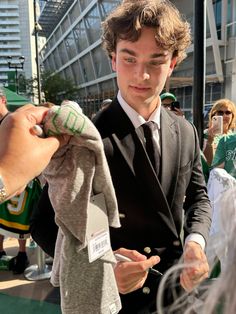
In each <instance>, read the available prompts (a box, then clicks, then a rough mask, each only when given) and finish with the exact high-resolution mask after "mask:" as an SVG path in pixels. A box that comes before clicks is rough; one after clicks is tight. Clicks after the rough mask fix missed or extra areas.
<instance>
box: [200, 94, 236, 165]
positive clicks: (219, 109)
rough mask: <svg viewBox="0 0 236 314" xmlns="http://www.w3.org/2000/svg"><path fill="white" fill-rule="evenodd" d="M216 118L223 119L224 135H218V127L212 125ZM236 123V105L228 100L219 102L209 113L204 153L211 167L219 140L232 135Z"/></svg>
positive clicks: (224, 99)
mask: <svg viewBox="0 0 236 314" xmlns="http://www.w3.org/2000/svg"><path fill="white" fill-rule="evenodd" d="M215 116H222V117H223V128H222V129H223V130H222V134H219V133H217V126H216V125H214V124H213V123H212V119H213V117H215ZM235 122H236V106H235V104H234V103H233V102H232V101H231V100H229V99H227V98H223V99H219V100H217V101H216V102H215V103H214V105H213V107H212V109H211V111H210V113H209V127H208V129H206V130H205V131H204V143H203V153H204V155H205V157H206V160H207V163H208V165H209V166H211V163H212V161H213V158H214V155H215V151H216V148H217V145H218V143H219V140H220V139H221V138H222V137H223V136H225V135H227V134H231V133H232V131H233V129H234V128H235Z"/></svg>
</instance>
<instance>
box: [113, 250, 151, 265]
mask: <svg viewBox="0 0 236 314" xmlns="http://www.w3.org/2000/svg"><path fill="white" fill-rule="evenodd" d="M114 253H118V254H121V255H124V256H126V257H128V258H130V259H131V260H132V261H136V262H138V261H144V260H146V259H147V257H146V256H145V255H143V254H141V253H139V252H138V251H136V250H128V249H125V248H120V249H118V250H116V251H115V252H114Z"/></svg>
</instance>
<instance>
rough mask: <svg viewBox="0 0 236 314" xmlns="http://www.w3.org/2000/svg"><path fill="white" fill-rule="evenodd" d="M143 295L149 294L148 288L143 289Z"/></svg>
mask: <svg viewBox="0 0 236 314" xmlns="http://www.w3.org/2000/svg"><path fill="white" fill-rule="evenodd" d="M142 291H143V293H144V294H149V293H150V288H148V287H143V290H142Z"/></svg>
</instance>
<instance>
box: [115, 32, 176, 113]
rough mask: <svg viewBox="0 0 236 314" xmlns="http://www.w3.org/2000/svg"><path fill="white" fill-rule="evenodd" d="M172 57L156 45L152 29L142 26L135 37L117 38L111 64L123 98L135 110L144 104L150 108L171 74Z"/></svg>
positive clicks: (174, 61)
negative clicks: (139, 32) (131, 38)
mask: <svg viewBox="0 0 236 314" xmlns="http://www.w3.org/2000/svg"><path fill="white" fill-rule="evenodd" d="M175 64H176V59H175V58H172V53H171V52H169V51H166V50H163V49H161V48H159V47H158V46H157V43H156V40H155V30H154V29H153V28H147V27H145V28H143V30H142V33H141V36H140V38H139V39H138V41H136V42H131V41H127V40H118V42H117V47H116V52H115V53H113V55H112V68H113V70H114V71H116V73H117V83H118V86H119V89H120V91H121V95H122V97H123V98H124V99H125V101H126V102H127V103H128V104H129V105H130V106H131V107H132V108H133V109H135V110H136V111H137V112H139V113H140V109H141V110H142V107H144V106H145V107H146V108H148V109H149V110H150V112H152V111H153V110H154V109H155V108H156V106H157V105H158V101H159V97H158V96H159V95H160V93H161V91H162V90H163V87H164V85H165V82H166V79H167V78H168V77H169V76H170V75H171V73H172V71H173V69H174V66H175Z"/></svg>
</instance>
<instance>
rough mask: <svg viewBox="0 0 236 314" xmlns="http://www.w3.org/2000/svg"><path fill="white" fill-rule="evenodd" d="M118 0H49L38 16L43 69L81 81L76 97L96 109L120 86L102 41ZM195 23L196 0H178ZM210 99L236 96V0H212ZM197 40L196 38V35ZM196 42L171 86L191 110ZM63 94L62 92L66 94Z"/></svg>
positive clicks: (209, 18) (208, 50)
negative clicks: (104, 24) (103, 25)
mask: <svg viewBox="0 0 236 314" xmlns="http://www.w3.org/2000/svg"><path fill="white" fill-rule="evenodd" d="M120 2H121V1H119V0H56V1H55V0H47V2H45V1H41V3H43V9H42V12H41V16H40V19H39V23H40V25H41V27H42V34H43V35H45V36H46V38H47V42H46V45H45V46H44V48H43V50H42V51H41V60H42V65H43V70H44V71H53V72H56V73H60V75H61V76H62V77H63V78H64V79H72V80H73V82H74V83H75V84H76V85H77V86H78V88H79V90H78V95H77V97H76V100H77V101H78V103H79V104H80V105H81V106H82V107H83V108H84V111H85V113H86V114H88V115H91V114H92V113H93V112H95V111H97V110H98V109H99V105H100V103H101V101H102V100H103V99H105V98H112V97H114V95H115V94H116V92H117V85H116V74H115V73H114V72H112V69H111V65H110V61H109V59H108V58H107V56H106V54H105V52H104V51H103V49H102V47H101V39H100V36H101V23H102V21H103V20H104V19H105V17H106V16H107V14H108V13H109V12H111V10H113V9H114V8H115V7H116V6H117V5H118V4H119V3H120ZM173 3H175V5H176V6H177V7H178V8H179V10H180V11H181V12H182V13H183V14H184V15H185V16H186V17H187V19H188V21H189V22H190V24H191V25H192V24H193V11H194V8H193V5H194V1H189V0H176V1H173ZM206 13H207V14H206V18H207V23H206V94H205V96H206V97H205V102H206V103H211V102H212V101H214V100H216V99H218V98H220V97H228V98H230V99H232V100H234V101H236V77H235V75H236V71H235V68H236V59H235V58H236V57H235V56H236V52H235V50H236V45H235V42H236V3H235V0H211V1H207V12H206ZM193 40H194V38H193ZM192 85H193V45H192V46H191V47H190V49H189V50H188V57H187V58H186V59H185V60H184V62H183V63H182V64H181V65H180V66H179V67H178V68H177V69H176V70H175V71H174V73H173V77H172V78H171V79H170V82H168V86H167V89H168V90H171V91H173V92H174V93H175V94H176V95H177V97H178V100H179V101H180V103H181V106H182V108H183V109H184V111H185V112H186V116H188V115H191V111H192V109H191V108H192V94H193V93H192V91H193V87H192ZM62 97H63V95H62Z"/></svg>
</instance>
